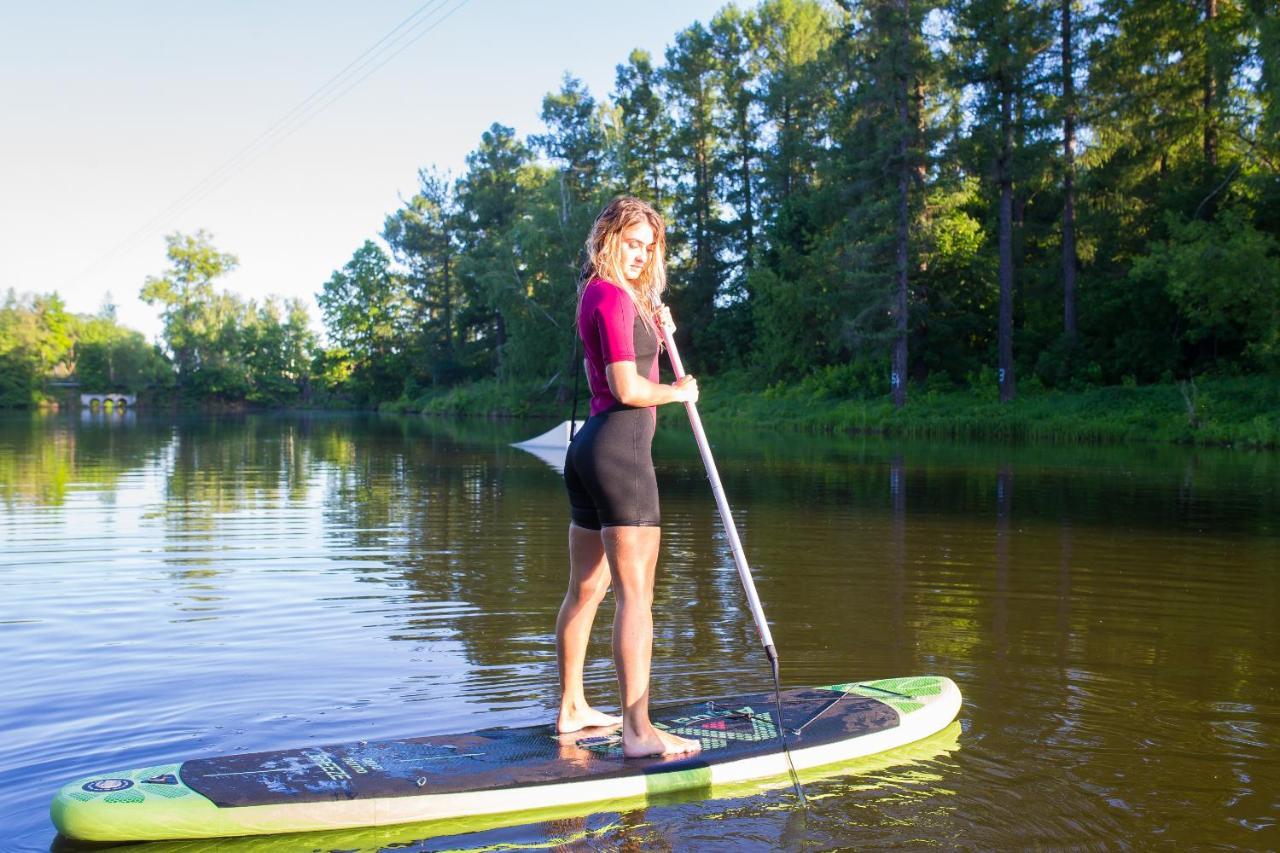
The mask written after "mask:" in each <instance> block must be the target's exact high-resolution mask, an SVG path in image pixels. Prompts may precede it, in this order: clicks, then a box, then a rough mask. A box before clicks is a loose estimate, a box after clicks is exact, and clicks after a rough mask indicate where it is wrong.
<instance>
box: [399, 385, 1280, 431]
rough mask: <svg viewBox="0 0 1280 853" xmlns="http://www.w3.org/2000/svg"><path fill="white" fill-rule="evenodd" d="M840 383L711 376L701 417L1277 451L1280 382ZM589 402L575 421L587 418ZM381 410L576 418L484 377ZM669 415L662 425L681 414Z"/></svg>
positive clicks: (543, 397)
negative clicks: (1005, 396)
mask: <svg viewBox="0 0 1280 853" xmlns="http://www.w3.org/2000/svg"><path fill="white" fill-rule="evenodd" d="M842 385H844V382H843V381H842V380H841V377H834V378H833V377H832V376H829V375H822V376H818V377H816V378H815V377H809V378H807V379H805V380H804V381H802V382H800V383H798V384H796V385H793V386H785V385H775V386H772V387H768V388H762V387H759V386H758V385H753V384H751V382H750V381H749V380H748V379H747V377H746V376H744V375H742V374H728V375H725V376H722V377H712V378H709V379H704V380H703V383H702V386H703V387H702V399H701V401H700V403H699V406H698V409H699V411H700V412H701V414H702V416H703V419H704V420H705V421H707V422H708V423H716V424H725V425H734V426H758V427H784V428H791V429H800V430H810V431H819V432H854V433H878V434H884V435H903V436H911V437H919V438H952V439H1000V440H1012V441H1049V442H1064V443H1081V442H1090V443H1127V442H1151V441H1154V442H1172V443H1181V444H1215V445H1228V446H1235V447H1243V448H1276V447H1280V377H1268V376H1252V377H1224V378H1202V379H1197V380H1194V381H1191V382H1185V383H1171V384H1161V385H1144V386H1138V385H1135V384H1126V385H1119V386H1105V387H1094V388H1086V389H1082V390H1077V391H1061V390H1047V389H1044V388H1042V387H1038V384H1037V383H1035V382H1034V381H1031V382H1027V383H1024V385H1023V387H1022V388H1021V389H1020V391H1019V394H1018V397H1017V399H1015V400H1014V401H1012V402H1010V403H1004V404H1002V403H1000V402H998V401H997V400H996V399H995V396H994V394H986V393H983V392H981V391H978V390H974V389H972V388H967V389H953V388H936V387H935V388H930V387H928V386H925V387H923V388H917V387H913V388H912V389H911V392H910V395H909V397H908V402H907V405H906V407H905V408H903V409H901V410H898V409H895V408H894V406H893V404H892V403H891V402H890V401H889V400H888V398H887V396H879V395H878V396H875V397H870V398H860V397H857V396H852V395H851V394H850V389H848V388H847V387H841V386H842ZM587 408H588V402H587V399H586V397H585V394H583V396H580V398H579V400H578V417H579V418H584V417H586V414H587ZM380 409H381V410H382V411H392V412H420V413H423V414H429V415H449V416H481V417H547V418H556V417H559V418H568V417H569V412H570V401H568V400H558V399H557V398H556V393H555V390H554V388H548V387H547V386H546V385H544V384H543V383H538V382H523V383H520V382H500V381H498V380H485V381H483V382H476V383H473V384H470V385H465V386H459V387H456V388H452V389H449V390H447V391H443V392H434V393H425V394H423V395H421V396H419V397H417V398H414V399H406V398H401V399H399V400H396V401H395V402H392V403H386V404H383V405H382V406H381V407H380ZM682 416H683V415H682V413H680V411H679V409H678V408H676V407H666V408H665V410H664V411H663V413H662V418H663V420H664V421H667V420H670V419H671V418H672V417H682Z"/></svg>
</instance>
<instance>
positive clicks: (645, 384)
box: [604, 361, 698, 408]
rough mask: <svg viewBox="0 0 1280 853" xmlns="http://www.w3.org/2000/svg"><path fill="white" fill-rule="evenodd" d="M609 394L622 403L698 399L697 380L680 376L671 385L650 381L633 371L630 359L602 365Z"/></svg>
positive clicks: (637, 404)
mask: <svg viewBox="0 0 1280 853" xmlns="http://www.w3.org/2000/svg"><path fill="white" fill-rule="evenodd" d="M604 375H605V379H606V380H608V382H609V393H610V394H612V395H613V398H614V399H615V400H617V401H618V402H619V403H622V404H623V405H624V406H635V407H636V408H642V407H645V406H661V405H664V404H666V403H696V402H698V380H697V379H694V378H693V377H692V376H688V375H685V376H683V377H681V378H680V379H679V380H678V381H677V382H676V383H675V384H674V385H662V384H660V383H657V382H650V381H649V380H648V379H646V378H645V377H643V376H641V375H640V374H639V373H637V372H636V363H635V362H634V361H613V362H610V363H609V364H606V365H605V366H604Z"/></svg>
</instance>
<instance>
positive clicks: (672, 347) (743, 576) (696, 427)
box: [661, 323, 778, 672]
mask: <svg viewBox="0 0 1280 853" xmlns="http://www.w3.org/2000/svg"><path fill="white" fill-rule="evenodd" d="M661 328H662V341H663V343H664V344H665V345H666V347H667V357H668V358H670V359H671V369H672V370H673V371H675V374H676V379H680V378H682V377H683V376H684V364H682V363H681V361H680V351H679V350H677V349H676V342H675V339H674V338H673V337H672V336H671V333H672V332H673V331H675V326H673V325H669V324H666V323H663V324H662V327H661ZM684 409H685V411H686V412H688V413H689V424H690V425H691V426H692V427H693V438H694V441H696V442H697V443H698V453H700V454H701V455H702V464H703V467H705V468H706V469H707V479H708V480H710V481H711V493H712V494H713V495H715V499H716V508H717V509H718V510H720V521H721V522H722V523H723V524H724V530H725V534H726V535H728V537H729V549H730V550H731V551H732V552H733V562H734V565H735V566H737V567H738V578H739V580H741V581H742V589H743V591H745V592H746V594H747V605H748V606H749V607H750V608H751V616H752V618H754V619H755V622H756V630H757V631H759V632H760V642H761V643H763V644H764V648H765V652H766V653H767V654H768V656H769V661H770V662H771V663H772V664H773V668H774V672H777V668H778V663H777V661H778V652H777V650H776V649H775V648H774V646H773V635H772V634H771V633H769V623H768V621H767V620H766V619H765V618H764V608H763V607H762V606H761V605H760V596H759V594H757V593H756V582H755V579H754V578H752V576H751V567H750V566H748V565H747V555H746V553H745V552H744V551H743V550H742V540H740V539H739V538H738V526H737V525H736V524H734V523H733V514H732V513H731V512H730V511H729V499H728V498H726V497H725V495H724V486H723V485H722V484H721V483H720V472H719V471H718V470H716V460H715V459H714V458H713V457H712V456H711V445H710V444H709V443H708V442H707V434H706V432H705V431H704V430H703V429H702V418H701V417H699V415H698V406H697V405H696V404H695V403H685V404H684Z"/></svg>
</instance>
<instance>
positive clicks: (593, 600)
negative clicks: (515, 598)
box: [556, 524, 622, 732]
mask: <svg viewBox="0 0 1280 853" xmlns="http://www.w3.org/2000/svg"><path fill="white" fill-rule="evenodd" d="M608 591H609V564H608V562H607V561H606V560H605V556H604V543H603V542H602V541H601V538H600V531H599V530H588V529H587V528H585V527H578V526H576V525H573V524H570V525H569V591H568V592H566V593H565V596H564V603H562V604H561V605H560V615H559V617H557V619H556V662H557V663H558V664H559V665H560V713H559V715H558V716H557V717H556V731H558V732H576V731H577V730H578V729H585V728H588V727H590V726H616V725H618V723H620V722H622V718H621V717H614V716H612V715H610V714H605V713H603V712H601V711H597V710H595V709H594V708H592V707H591V706H590V705H588V704H587V697H586V694H585V693H584V692H583V689H582V667H583V663H584V662H585V660H586V657H587V644H588V643H589V642H590V640H591V624H592V623H593V622H594V621H595V618H596V610H597V609H598V608H599V607H600V602H601V600H602V599H603V598H604V594H605V593H606V592H608Z"/></svg>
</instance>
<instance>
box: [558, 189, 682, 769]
mask: <svg viewBox="0 0 1280 853" xmlns="http://www.w3.org/2000/svg"><path fill="white" fill-rule="evenodd" d="M665 227H666V226H665V223H664V222H663V220H662V217H661V216H660V215H658V212H657V211H655V210H654V209H653V208H652V207H650V206H649V205H648V204H646V203H645V202H643V201H640V200H639V199H635V198H628V197H623V198H618V199H615V200H614V201H612V202H610V203H609V205H608V206H607V207H605V209H604V210H603V211H602V212H601V213H600V216H599V217H597V218H596V221H595V224H594V225H593V226H592V227H591V234H590V235H589V236H588V237H587V246H586V252H587V262H586V264H585V265H584V267H583V275H582V281H581V285H580V287H579V294H578V335H579V337H581V338H582V348H583V351H584V352H585V354H586V368H587V382H588V385H589V387H590V389H591V417H590V418H589V419H588V420H587V423H586V425H585V426H584V427H583V428H582V430H581V431H580V432H578V434H577V435H576V436H574V439H573V443H572V444H570V445H569V452H568V455H567V456H566V458H565V466H564V479H565V485H566V487H567V488H568V491H569V505H570V510H571V518H572V521H571V522H570V524H569V591H568V593H566V595H565V598H564V603H563V604H562V605H561V606H560V616H559V618H558V619H557V620H556V656H557V661H558V663H559V665H560V713H559V716H558V717H557V719H556V728H557V730H558V731H561V732H572V731H577V730H579V729H583V728H588V727H594V726H616V725H617V724H618V723H619V722H621V723H622V750H623V754H624V755H626V756H628V757H633V758H634V757H639V756H645V755H663V754H673V753H683V752H694V751H696V750H698V749H699V748H700V744H699V743H698V742H697V741H696V740H688V739H686V738H681V737H676V736H675V735H672V734H668V733H667V732H664V731H662V730H660V729H658V728H656V727H654V725H653V724H652V723H651V722H650V721H649V662H650V657H651V655H652V651H653V581H654V573H655V569H656V568H657V564H658V543H659V541H660V539H661V533H662V531H661V528H660V527H659V524H660V523H661V518H660V515H659V512H658V484H657V479H656V478H655V476H654V471H653V460H652V458H651V455H650V445H651V443H652V441H653V431H654V426H655V425H656V423H657V410H656V407H657V406H660V405H663V404H665V403H684V402H697V400H698V383H697V381H696V380H695V379H694V378H693V377H691V376H685V377H684V378H683V379H681V380H680V381H678V382H676V383H675V384H674V385H663V384H662V383H660V382H659V381H658V340H659V334H658V327H657V323H659V322H663V321H664V320H666V319H669V315H667V314H666V313H665V312H666V309H665V308H663V307H662V303H661V296H662V291H663V290H664V289H665V288H666V284H667V281H666V265H665V263H664V261H663V254H664V252H665V250H666V234H665ZM611 582H612V585H613V592H614V598H615V601H616V603H617V609H616V611H615V613H614V618H613V661H614V665H615V666H616V667H617V670H618V688H619V691H620V692H621V694H622V719H621V720H619V718H617V717H613V716H610V715H608V714H605V713H602V712H600V711H597V710H595V709H593V708H592V707H591V706H590V705H588V704H587V700H586V696H585V694H584V693H583V688H582V667H583V661H584V659H585V657H586V652H587V641H588V639H589V638H590V635H591V623H592V622H593V621H594V620H595V615H596V609H597V608H598V607H599V605H600V602H601V600H602V599H603V598H604V594H605V592H607V591H608V589H609V586H610V583H611Z"/></svg>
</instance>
